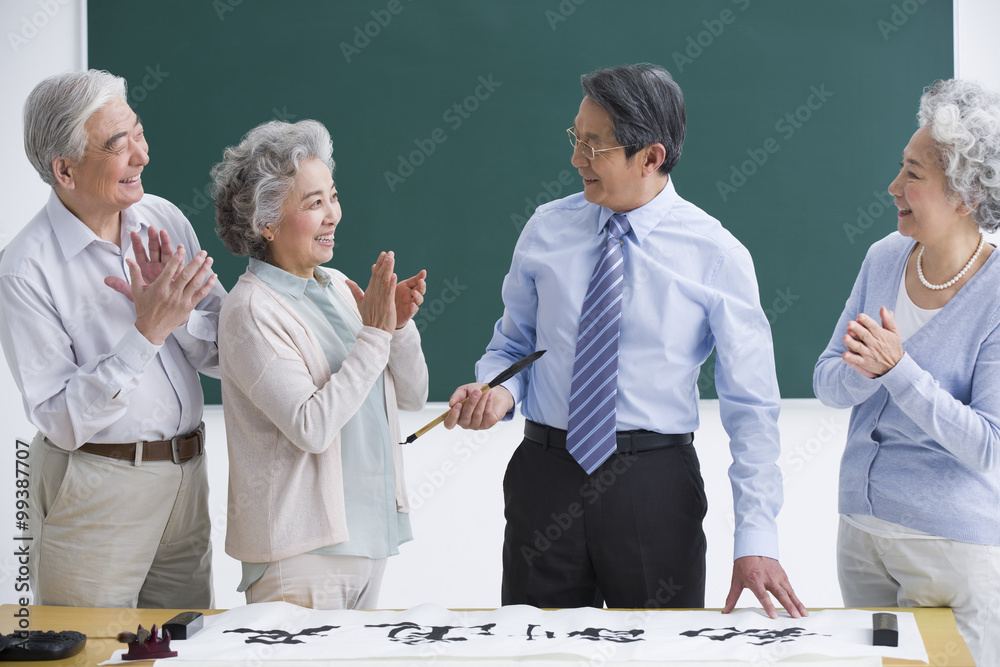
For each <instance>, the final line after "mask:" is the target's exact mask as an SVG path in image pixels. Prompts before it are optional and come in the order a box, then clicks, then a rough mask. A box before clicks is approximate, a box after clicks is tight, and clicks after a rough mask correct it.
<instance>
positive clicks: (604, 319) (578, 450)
mask: <svg viewBox="0 0 1000 667" xmlns="http://www.w3.org/2000/svg"><path fill="white" fill-rule="evenodd" d="M629 229H631V227H630V225H629V223H628V218H627V217H625V214H624V213H615V214H614V215H613V216H611V220H610V221H609V222H608V235H607V238H606V239H605V242H604V250H603V251H602V252H601V257H600V259H599V260H597V266H596V267H594V275H593V276H591V278H590V287H589V288H587V296H586V297H585V298H584V300H583V310H582V311H581V314H580V330H579V334H578V335H577V341H576V358H575V360H574V361H573V380H572V382H571V384H570V397H569V424H568V426H567V434H566V449H568V450H569V453H570V454H571V455H572V456H573V458H574V459H576V460H577V462H579V464H580V466H581V467H582V468H583V469H584V470H585V471H586V472H587V474H588V475H589V474H590V473H592V472H594V470H596V469H597V467H598V466H600V465H601V464H602V463H604V461H605V460H606V459H607V458H608V457H609V456H611V454H613V453H614V451H615V449H616V446H617V441H616V438H615V424H616V420H615V397H616V396H617V395H618V332H619V330H620V328H621V327H620V324H621V316H622V287H623V285H624V274H625V257H624V253H623V252H622V246H624V245H625V239H624V238H623V237H624V236H625V234H627V233H628V230H629Z"/></svg>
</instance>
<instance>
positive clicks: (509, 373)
mask: <svg viewBox="0 0 1000 667" xmlns="http://www.w3.org/2000/svg"><path fill="white" fill-rule="evenodd" d="M543 354H545V350H537V351H535V352H532V353H531V354H529V355H528V356H526V357H524V358H523V359H518V360H517V361H515V362H514V363H513V364H511V365H510V367H509V368H508V369H507V370H505V371H503V372H502V373H500V375H497V376H496V377H495V378H493V379H492V380H490V382H489V384H484V385H483V393H484V394H485V393H486V392H488V391H489V390H490V389H492V388H493V387H495V386H497V385H498V384H501V383H503V382H506V381H507V380H509V379H511V378H512V377H514V376H515V375H517V374H518V373H520V372H521V371H523V370H524V369H525V368H527V367H528V366H530V365H531V364H532V362H534V361H535V359H537V358H538V357H540V356H542V355H543ZM466 400H467V398H465V399H462V403H465V401H466ZM449 412H451V410H446V411H445V413H444V414H443V415H441V416H440V417H438V418H436V419H435V420H434V421H432V422H430V423H429V424H427V425H426V426H424V427H423V428H421V429H420V430H418V431H417V432H415V433H414V434H413V435H411V436H409V437H408V438H406V441H405V442H401V443H399V444H401V445H408V444H410V443H411V442H413V441H414V440H416V439H417V438H419V437H420V436H422V435H423V434H424V433H427V431H429V430H431V429H432V428H434V427H435V426H437V425H438V424H440V423H441V422H443V421H444V418H445V417H447V416H448V413H449Z"/></svg>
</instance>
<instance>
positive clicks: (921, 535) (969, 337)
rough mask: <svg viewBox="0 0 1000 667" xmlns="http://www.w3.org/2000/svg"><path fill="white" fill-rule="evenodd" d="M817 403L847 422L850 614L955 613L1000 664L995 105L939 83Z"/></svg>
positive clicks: (844, 542) (844, 576)
mask: <svg viewBox="0 0 1000 667" xmlns="http://www.w3.org/2000/svg"><path fill="white" fill-rule="evenodd" d="M918 118H919V126H920V127H919V129H918V130H917V131H916V132H915V133H914V135H913V137H912V138H911V139H910V142H909V143H908V144H907V146H906V148H905V149H904V150H903V160H902V162H901V163H900V170H899V174H898V175H897V176H896V178H895V179H894V180H893V181H892V183H891V184H890V185H889V193H890V194H891V195H892V196H893V198H894V200H895V203H896V206H897V208H898V209H899V213H898V218H899V219H898V232H896V233H893V234H890V235H889V236H888V237H886V238H884V239H882V240H880V241H878V242H877V243H875V244H874V245H873V246H872V247H871V248H870V249H869V251H868V255H867V257H866V258H865V261H864V264H863V265H862V267H861V273H860V275H859V276H858V278H857V281H856V282H855V284H854V289H853V290H852V292H851V296H850V298H849V299H848V301H847V306H846V307H845V308H844V312H843V313H842V314H841V316H840V321H839V322H838V323H837V328H836V330H835V331H834V335H833V338H832V339H831V340H830V343H829V345H827V347H826V350H824V352H823V354H822V355H821V356H820V358H819V361H818V362H817V364H816V368H815V371H814V374H813V389H814V391H815V392H816V396H817V397H818V398H819V399H820V400H821V401H822V402H823V403H824V404H826V405H829V406H831V407H837V408H847V407H850V408H852V412H851V422H850V428H849V432H848V438H847V448H846V449H845V451H844V457H843V460H842V461H841V468H840V499H839V509H840V515H841V520H840V529H839V535H838V547H837V549H838V558H837V561H838V574H839V578H840V587H841V591H842V593H843V596H844V603H845V604H846V605H847V606H852V607H854V606H864V607H868V606H873V607H881V606H931V607H939V606H947V607H952V609H953V610H954V613H955V618H956V620H957V622H958V626H959V629H960V630H961V632H962V634H963V635H964V637H965V639H966V641H967V642H968V644H969V647H970V649H971V651H972V653H973V655H974V656H975V658H976V664H978V665H1000V256H998V255H997V253H995V252H994V247H993V246H992V245H991V244H990V243H988V242H986V240H985V237H984V236H983V232H990V231H993V230H995V229H996V228H997V226H998V225H1000V97H998V96H997V95H995V94H993V93H990V92H987V91H985V90H983V89H982V88H980V87H979V86H977V85H975V84H972V83H970V82H965V81H960V80H949V81H938V82H936V83H935V84H934V85H933V86H932V87H931V88H929V89H928V90H927V91H926V92H925V93H924V95H923V97H921V100H920V112H919V114H918Z"/></svg>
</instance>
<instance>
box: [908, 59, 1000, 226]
mask: <svg viewBox="0 0 1000 667" xmlns="http://www.w3.org/2000/svg"><path fill="white" fill-rule="evenodd" d="M917 119H918V121H919V122H920V127H924V126H930V130H931V136H932V137H933V138H934V141H935V143H936V144H937V148H938V151H939V153H938V159H939V161H940V166H941V169H942V170H943V171H944V173H945V175H946V176H947V177H948V188H949V189H950V190H951V191H952V192H953V193H954V194H955V195H956V196H957V197H958V198H960V199H961V200H962V202H963V203H964V204H965V205H966V206H968V207H969V208H970V209H972V219H973V220H975V222H976V224H977V225H979V228H980V229H982V230H983V231H985V232H992V231H995V230H996V229H997V228H998V227H1000V95H997V94H996V93H994V92H991V91H989V90H986V89H985V88H983V87H982V86H980V85H979V84H977V83H973V82H972V81H964V80H962V79H948V80H939V81H935V82H934V83H933V84H932V85H931V86H930V87H928V88H927V89H926V90H925V91H924V94H923V95H922V96H921V98H920V111H919V113H918V114H917Z"/></svg>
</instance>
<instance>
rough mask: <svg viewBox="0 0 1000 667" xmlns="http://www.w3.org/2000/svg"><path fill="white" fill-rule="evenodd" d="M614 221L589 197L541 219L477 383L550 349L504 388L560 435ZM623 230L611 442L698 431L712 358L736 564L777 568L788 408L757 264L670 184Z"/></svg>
mask: <svg viewBox="0 0 1000 667" xmlns="http://www.w3.org/2000/svg"><path fill="white" fill-rule="evenodd" d="M612 213H614V212H613V211H611V210H610V209H607V208H604V207H601V206H598V205H596V204H591V203H589V202H587V200H586V199H585V198H584V196H583V194H582V193H581V194H575V195H572V196H569V197H566V198H565V199H560V200H557V201H554V202H550V203H548V204H545V205H543V206H540V207H539V208H538V209H537V210H536V211H535V214H534V215H533V216H532V217H531V219H530V220H529V221H528V224H527V225H526V226H525V228H524V230H523V232H522V233H521V237H520V238H519V239H518V242H517V246H516V247H515V249H514V257H513V260H512V262H511V267H510V272H509V273H508V274H507V276H506V278H505V279H504V283H503V302H504V313H503V317H502V318H501V319H500V320H498V321H497V323H496V327H495V329H494V335H493V339H492V340H491V341H490V344H489V347H488V348H487V352H486V354H485V355H484V356H483V357H482V359H480V361H479V363H478V364H477V365H476V377H477V379H478V380H479V381H480V382H487V381H489V380H490V379H492V378H493V377H494V376H495V375H496V374H497V373H499V372H500V371H502V370H503V369H504V368H506V367H507V366H508V365H509V364H510V363H512V362H513V361H516V360H517V359H520V358H522V357H524V356H525V355H527V354H530V353H531V352H533V351H534V350H536V349H539V350H541V349H545V350H548V352H547V353H546V354H545V356H543V357H542V358H540V359H539V360H538V361H536V362H535V363H534V364H532V366H531V367H530V368H529V369H528V370H527V371H525V372H523V373H521V374H519V375H517V376H515V377H514V378H513V379H511V380H510V381H508V382H506V383H504V386H505V387H506V388H507V389H508V390H510V392H511V394H512V395H513V397H514V401H515V402H520V403H521V412H522V413H523V414H524V416H525V417H526V418H528V419H530V420H532V421H535V422H539V423H541V424H547V425H549V426H553V427H556V428H561V429H565V428H566V423H567V415H568V409H567V408H568V402H569V389H570V379H571V376H572V369H573V359H574V356H575V354H576V339H577V331H578V325H579V320H580V311H581V308H582V306H583V300H584V296H585V294H586V291H587V286H588V284H589V282H590V277H591V273H592V272H593V270H594V265H595V264H596V262H597V259H598V256H599V255H600V252H601V247H602V245H603V243H604V237H605V226H606V224H607V222H608V219H609V218H610V217H611V215H612ZM628 220H629V224H630V225H631V227H632V229H631V231H630V232H629V233H628V234H627V235H626V237H625V239H626V243H625V246H624V253H625V288H624V294H623V299H622V324H621V338H620V342H619V364H618V368H619V370H618V396H617V403H616V411H617V420H618V423H617V430H619V431H623V430H632V429H646V430H650V431H656V432H659V433H685V432H688V431H694V430H696V429H697V428H698V387H697V381H698V374H699V370H700V368H701V365H702V363H703V362H704V361H705V360H706V359H707V358H708V356H709V355H710V354H711V352H712V349H713V348H715V350H716V365H715V385H716V390H717V392H718V395H719V402H720V410H721V416H722V423H723V426H724V427H725V429H726V432H727V433H728V434H729V437H730V444H729V448H730V451H731V452H732V457H733V465H732V466H731V467H730V468H729V477H730V481H731V482H732V487H733V499H734V510H735V517H736V530H735V545H734V546H735V548H734V557H735V558H739V557H741V556H749V555H759V556H768V557H771V558H777V557H778V537H777V526H776V522H775V518H776V516H777V514H778V510H779V509H780V508H781V502H782V487H781V472H780V470H779V469H778V467H777V464H776V460H777V458H778V454H779V452H780V446H779V440H778V427H777V419H778V411H779V407H780V397H779V394H778V382H777V379H776V376H775V371H774V352H773V349H772V343H771V329H770V326H769V324H768V322H767V317H766V316H765V315H764V312H763V310H762V309H761V307H760V301H759V297H758V293H757V280H756V277H755V275H754V269H753V261H752V260H751V258H750V253H749V252H747V250H746V248H744V247H743V246H742V245H741V244H740V243H739V241H737V240H736V238H734V237H733V235H732V234H730V233H729V232H728V231H726V230H725V229H724V228H723V227H722V225H721V224H720V223H719V221H718V220H715V219H714V218H712V217H711V216H709V215H708V214H707V213H705V212H704V211H702V210H701V209H699V208H698V207H696V206H694V205H693V204H691V203H689V202H687V201H685V200H684V199H682V198H681V197H679V196H678V195H677V192H676V191H675V190H674V185H673V180H672V179H671V180H670V181H668V183H667V185H666V186H665V187H664V188H663V190H662V191H661V192H660V193H659V194H658V195H657V196H656V197H655V198H654V199H653V200H652V201H650V202H649V203H647V204H646V205H644V206H641V207H639V208H637V209H635V210H633V211H629V212H628ZM510 416H511V415H509V414H508V415H507V418H510ZM652 501H653V499H651V502H652Z"/></svg>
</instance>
